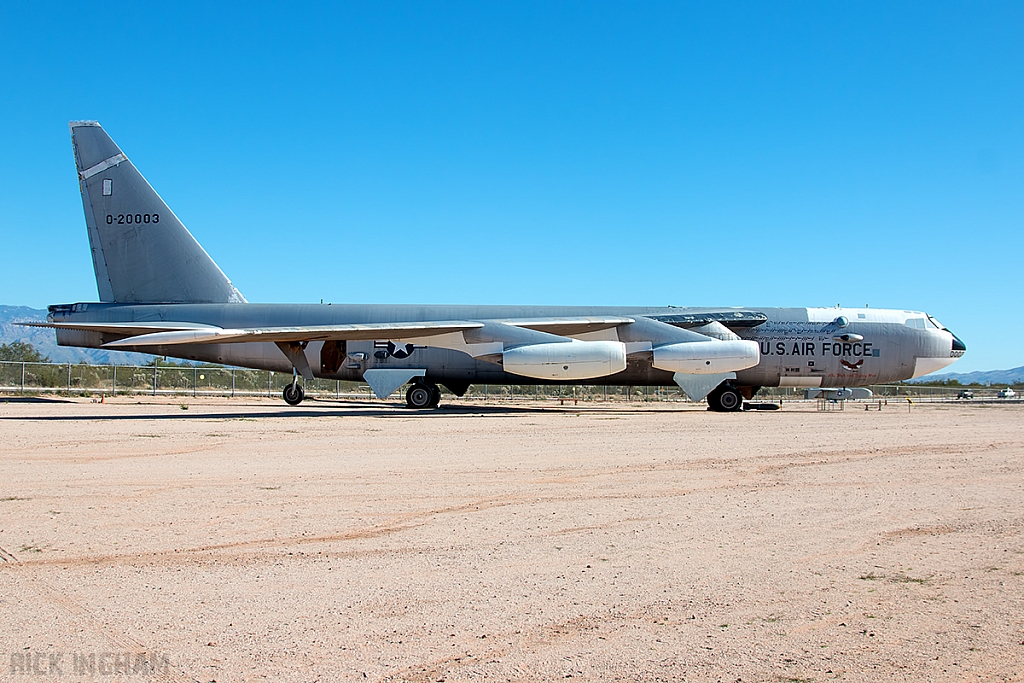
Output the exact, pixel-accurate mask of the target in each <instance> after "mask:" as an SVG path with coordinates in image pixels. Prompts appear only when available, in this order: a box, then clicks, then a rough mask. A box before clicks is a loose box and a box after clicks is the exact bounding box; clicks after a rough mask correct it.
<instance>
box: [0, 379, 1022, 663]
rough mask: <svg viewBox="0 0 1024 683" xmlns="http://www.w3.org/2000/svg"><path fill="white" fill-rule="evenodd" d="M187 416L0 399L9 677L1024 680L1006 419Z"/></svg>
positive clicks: (1014, 480) (543, 409) (659, 408)
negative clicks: (8, 401) (7, 401)
mask: <svg viewBox="0 0 1024 683" xmlns="http://www.w3.org/2000/svg"><path fill="white" fill-rule="evenodd" d="M179 404H180V401H176V402H170V401H167V402H164V403H137V402H136V400H135V399H118V400H117V401H115V402H112V403H111V402H108V403H104V404H99V403H91V402H88V401H87V400H79V401H74V402H53V401H39V402H10V403H3V402H2V399H0V548H2V550H0V655H2V657H3V659H2V660H0V680H9V681H28V680H60V681H65V680H66V681H79V680H82V681H86V680H88V681H115V680H125V681H136V680H151V679H157V680H167V681H203V682H206V681H218V682H225V681H265V680H269V681H348V680H353V681H363V680H373V681H424V682H425V681H465V680H498V681H538V680H548V681H550V680H556V679H558V680H564V679H569V678H573V679H583V680H592V681H597V680H601V681H611V680H626V681H680V680H686V681H793V682H796V681H829V680H844V681H883V680H896V681H968V680H969V681H974V680H980V681H1003V680H1017V681H1020V680H1024V535H1022V524H1024V477H1022V474H1024V419H1022V418H1024V409H1022V408H1021V407H1019V406H995V405H973V406H972V405H963V406H961V405H918V406H914V407H913V408H912V409H909V410H908V408H907V407H906V405H903V406H896V405H890V406H887V407H886V409H884V410H882V411H877V410H872V411H865V410H864V409H863V406H857V405H852V404H851V405H850V406H848V407H847V409H846V410H845V411H843V412H829V413H819V412H816V411H815V408H814V405H813V404H787V405H786V406H785V407H784V409H783V410H781V411H777V412H749V413H742V414H715V413H709V412H706V411H704V410H701V409H699V408H697V407H694V406H686V405H685V404H680V405H673V404H657V405H653V406H651V405H648V406H643V405H640V406H637V405H632V406H629V405H622V404H616V405H611V406H607V405H606V406H601V405H588V406H583V405H581V406H578V407H568V406H567V407H564V408H560V407H557V406H550V405H548V406H540V405H529V404H504V405H499V404H492V405H490V406H482V405H461V406H456V407H450V408H447V409H444V410H439V411H436V412H431V413H413V412H409V411H407V410H405V409H403V408H400V407H398V404H397V403H395V404H394V405H384V404H381V403H379V402H378V403H375V404H371V403H365V404H358V403H334V402H314V403H304V404H303V405H302V406H300V407H298V408H288V407H287V406H285V405H284V404H283V403H280V402H271V401H268V400H263V401H261V400H235V401H230V400H226V399H225V400H207V401H203V400H198V401H197V400H191V399H189V400H188V402H187V403H185V404H180V405H179ZM90 666H91V667H92V668H89V667H90ZM133 667H134V668H133ZM154 672H155V673H154Z"/></svg>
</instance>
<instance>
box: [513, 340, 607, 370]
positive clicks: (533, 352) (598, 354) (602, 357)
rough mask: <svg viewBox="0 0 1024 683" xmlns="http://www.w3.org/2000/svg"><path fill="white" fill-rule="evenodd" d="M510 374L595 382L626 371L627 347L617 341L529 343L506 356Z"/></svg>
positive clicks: (514, 349)
mask: <svg viewBox="0 0 1024 683" xmlns="http://www.w3.org/2000/svg"><path fill="white" fill-rule="evenodd" d="M502 365H503V366H504V368H505V371H506V372H511V373H512V374H514V375H522V376H523V377H533V378H534V379H592V378H594V377H606V376H608V375H614V374H615V373H616V372H622V371H623V370H625V369H626V345H625V344H623V343H622V342H613V341H579V340H576V339H573V340H572V341H566V342H552V343H548V344H528V345H526V346H517V347H515V348H512V349H507V350H506V351H505V352H504V353H503V354H502Z"/></svg>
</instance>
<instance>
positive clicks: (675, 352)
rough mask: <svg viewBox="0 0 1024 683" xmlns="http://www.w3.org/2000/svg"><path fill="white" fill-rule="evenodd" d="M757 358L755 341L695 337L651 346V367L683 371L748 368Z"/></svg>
mask: <svg viewBox="0 0 1024 683" xmlns="http://www.w3.org/2000/svg"><path fill="white" fill-rule="evenodd" d="M759 362H761V352H760V349H758V347H757V342H753V341H744V340H741V339H734V340H729V341H722V340H718V339H716V340H713V341H696V342H682V343H679V344H666V345H664V346H657V347H655V348H654V367H656V368H657V369H659V370H668V371H669V372H682V373H684V374H687V375H713V374H717V373H720V372H736V371H737V370H745V369H747V368H752V367H754V366H755V365H757V364H758V363H759Z"/></svg>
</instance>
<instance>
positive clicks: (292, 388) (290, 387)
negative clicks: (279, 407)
mask: <svg viewBox="0 0 1024 683" xmlns="http://www.w3.org/2000/svg"><path fill="white" fill-rule="evenodd" d="M304 398H306V392H305V391H304V390H303V389H302V385H301V384H299V383H297V382H292V383H291V384H286V385H285V387H284V402H285V403H287V404H288V405H290V406H297V405H299V404H300V403H302V399H304Z"/></svg>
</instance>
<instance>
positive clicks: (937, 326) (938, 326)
mask: <svg viewBox="0 0 1024 683" xmlns="http://www.w3.org/2000/svg"><path fill="white" fill-rule="evenodd" d="M928 322H930V323H931V324H932V325H934V326H935V329H937V330H944V329H946V326H945V325H943V324H942V323H940V322H939V321H938V320H936V319H935V318H933V317H931V316H928Z"/></svg>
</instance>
